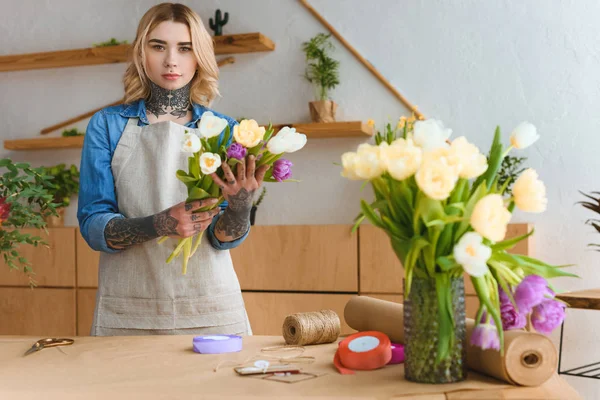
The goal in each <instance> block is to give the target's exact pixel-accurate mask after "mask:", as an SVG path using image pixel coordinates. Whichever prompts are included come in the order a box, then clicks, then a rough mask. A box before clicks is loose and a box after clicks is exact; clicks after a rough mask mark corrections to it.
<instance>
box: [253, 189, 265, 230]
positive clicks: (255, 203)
mask: <svg viewBox="0 0 600 400" xmlns="http://www.w3.org/2000/svg"><path fill="white" fill-rule="evenodd" d="M265 194H267V188H266V187H263V190H262V192H261V193H260V196H258V199H257V200H256V201H255V202H254V203H252V208H251V209H250V225H254V220H255V218H256V210H257V209H258V206H259V205H260V203H262V201H263V199H264V198H265Z"/></svg>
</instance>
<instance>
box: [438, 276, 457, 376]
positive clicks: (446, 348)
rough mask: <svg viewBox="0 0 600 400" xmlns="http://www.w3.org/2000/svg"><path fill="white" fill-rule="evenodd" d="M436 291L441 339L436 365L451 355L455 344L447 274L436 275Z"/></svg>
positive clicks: (439, 340)
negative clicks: (453, 343)
mask: <svg viewBox="0 0 600 400" xmlns="http://www.w3.org/2000/svg"><path fill="white" fill-rule="evenodd" d="M435 291H436V293H437V300H438V319H439V321H438V329H439V339H438V343H437V356H436V360H435V363H436V364H439V363H440V362H441V361H442V360H445V359H446V358H447V357H448V356H449V353H450V348H451V347H452V342H453V340H452V339H453V337H454V335H453V329H452V313H451V308H452V305H451V304H448V294H450V281H449V279H448V275H447V274H436V276H435Z"/></svg>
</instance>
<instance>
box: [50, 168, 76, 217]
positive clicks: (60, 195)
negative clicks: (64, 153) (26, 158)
mask: <svg viewBox="0 0 600 400" xmlns="http://www.w3.org/2000/svg"><path fill="white" fill-rule="evenodd" d="M44 172H45V173H46V175H48V176H51V177H53V180H52V183H51V187H50V189H49V192H50V194H51V195H52V196H53V201H54V203H56V204H57V207H59V208H60V207H68V206H69V204H71V196H73V195H74V194H77V193H78V192H79V171H78V170H77V167H76V166H75V165H71V167H69V168H66V165H65V164H59V165H55V166H53V167H44Z"/></svg>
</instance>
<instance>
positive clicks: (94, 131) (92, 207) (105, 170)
mask: <svg viewBox="0 0 600 400" xmlns="http://www.w3.org/2000/svg"><path fill="white" fill-rule="evenodd" d="M111 160H112V155H111V151H110V142H109V137H108V125H107V121H106V115H105V114H104V112H103V111H99V112H97V113H96V114H94V116H93V117H92V118H91V119H90V122H89V124H88V126H87V130H86V134H85V139H84V143H83V149H82V153H81V164H80V168H79V169H80V175H79V200H78V208H77V219H78V221H79V229H80V231H81V236H83V238H84V239H85V241H86V242H87V244H88V245H89V246H90V247H91V248H92V249H93V250H96V251H102V252H106V253H117V252H119V251H121V250H114V249H111V248H109V247H108V245H107V243H106V239H105V237H104V229H105V228H106V224H107V223H108V221H110V220H111V219H113V218H124V216H123V215H122V214H120V213H119V210H118V205H117V199H116V194H115V184H114V178H113V175H112V169H111Z"/></svg>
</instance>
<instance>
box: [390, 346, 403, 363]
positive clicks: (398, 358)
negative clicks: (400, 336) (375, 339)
mask: <svg viewBox="0 0 600 400" xmlns="http://www.w3.org/2000/svg"><path fill="white" fill-rule="evenodd" d="M403 362H404V345H403V344H396V343H392V359H391V360H390V362H389V363H388V365H389V364H401V363H403Z"/></svg>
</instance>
